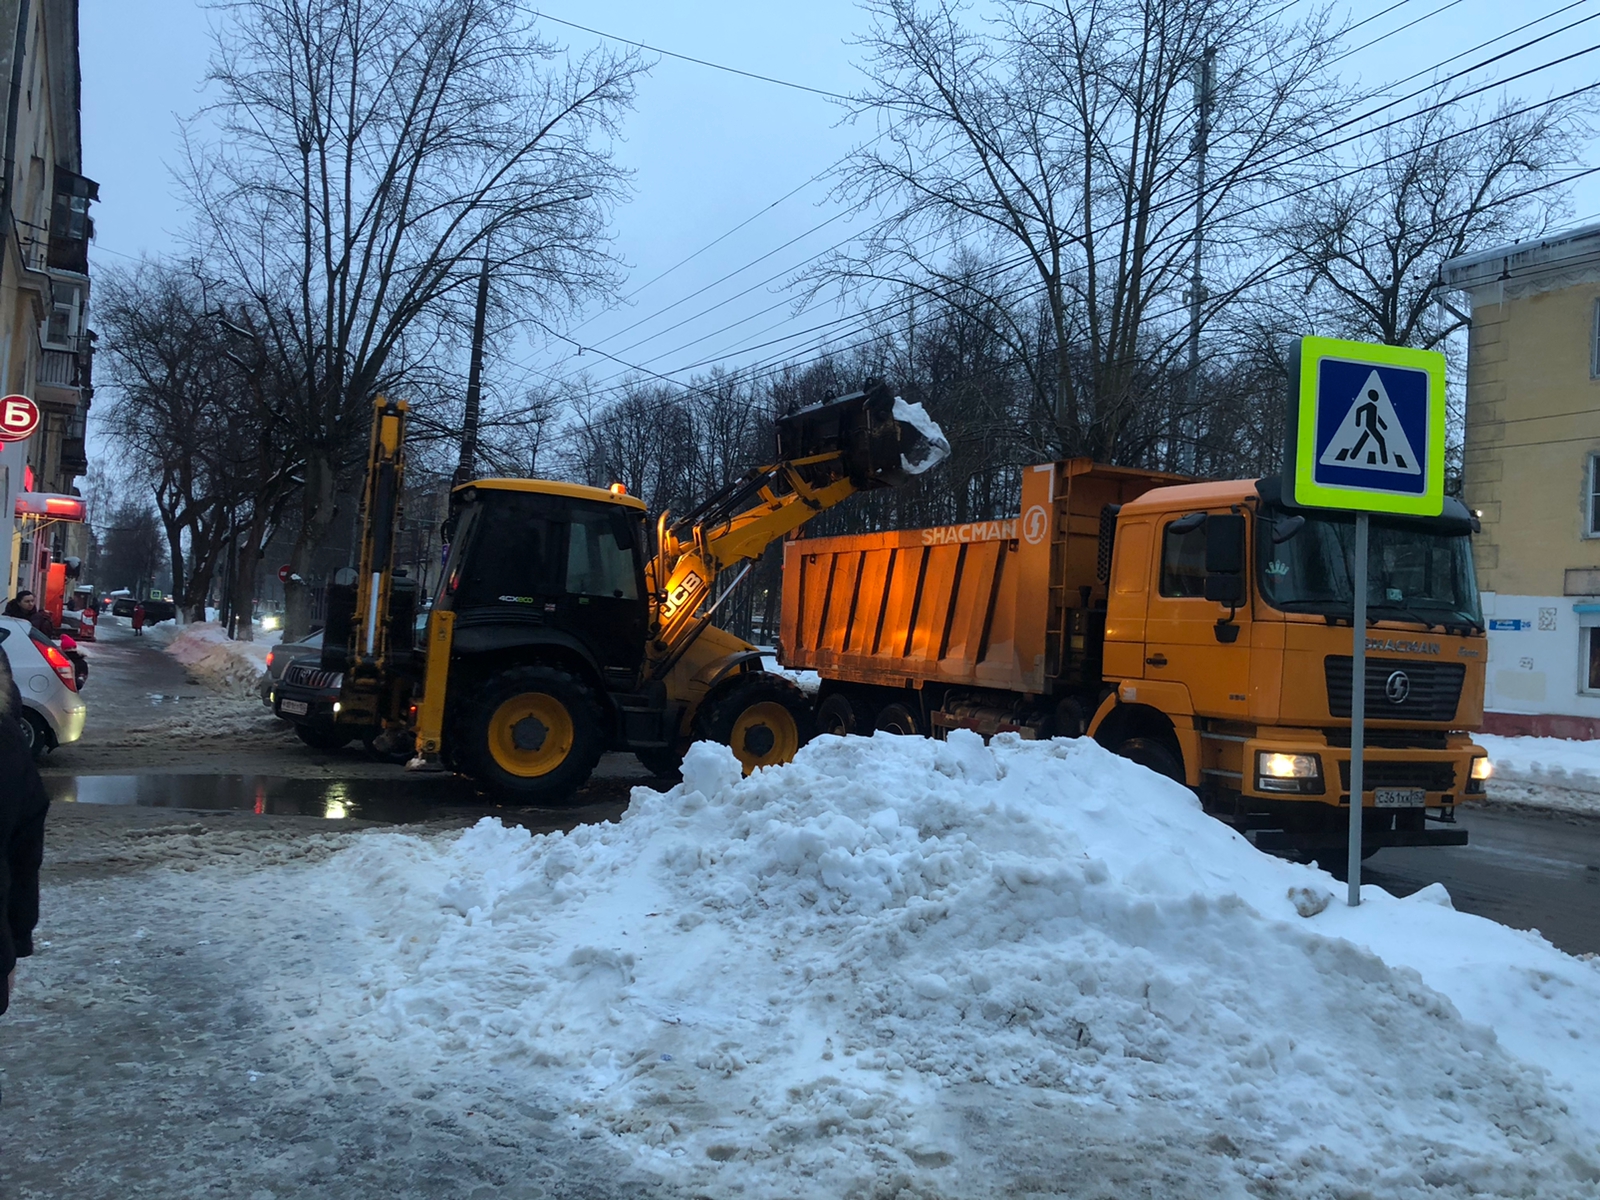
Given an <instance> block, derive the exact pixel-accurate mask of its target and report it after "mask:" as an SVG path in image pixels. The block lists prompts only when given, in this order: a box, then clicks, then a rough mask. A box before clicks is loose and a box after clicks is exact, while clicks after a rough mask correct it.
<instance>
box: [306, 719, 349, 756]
mask: <svg viewBox="0 0 1600 1200" xmlns="http://www.w3.org/2000/svg"><path fill="white" fill-rule="evenodd" d="M294 735H295V737H297V738H299V739H300V740H301V741H302V742H304V743H305V744H306V745H308V746H310V747H311V748H312V749H313V750H341V749H343V748H344V747H345V746H347V745H349V744H350V736H351V735H350V734H348V733H346V732H345V731H344V730H342V729H338V728H333V729H328V728H326V727H324V726H321V725H296V726H295V727H294Z"/></svg>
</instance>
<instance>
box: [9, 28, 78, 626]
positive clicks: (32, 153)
mask: <svg viewBox="0 0 1600 1200" xmlns="http://www.w3.org/2000/svg"><path fill="white" fill-rule="evenodd" d="M0 89H3V90H0V106H3V111H4V114H5V120H4V124H3V126H0V131H3V138H4V143H3V161H0V394H4V395H23V396H27V397H28V398H30V399H31V400H33V401H34V403H35V404H36V405H37V406H38V408H39V410H40V414H41V420H40V423H39V426H38V429H37V430H36V431H35V432H34V434H33V435H32V436H31V437H30V438H28V439H27V440H26V441H23V442H13V443H7V444H3V445H0V500H3V504H4V507H3V509H0V517H3V519H5V520H7V521H10V522H12V524H11V525H10V537H8V538H7V537H0V584H4V585H5V587H6V594H7V595H10V594H12V593H14V592H15V591H17V590H18V588H20V587H27V588H31V589H33V590H34V591H36V592H39V593H41V594H43V593H44V592H45V590H46V588H47V587H50V586H52V584H53V585H54V586H55V587H57V588H59V586H60V577H61V575H62V572H61V570H60V569H59V567H58V569H57V570H56V571H55V572H54V575H53V576H52V572H51V567H52V566H54V565H56V564H60V563H62V562H64V561H66V560H68V559H80V560H81V559H82V558H83V557H85V555H86V552H87V549H88V531H87V529H86V528H85V527H84V525H83V524H82V521H81V505H80V506H74V505H72V504H70V503H68V502H67V501H66V499H65V498H68V497H73V496H76V495H77V487H76V480H77V479H78V477H79V476H81V475H83V474H85V473H86V472H87V471H88V469H89V462H88V455H87V447H86V444H85V428H86V423H87V420H88V415H89V404H90V399H91V397H92V396H93V394H94V388H93V378H92V362H93V340H94V334H93V333H92V332H90V329H89V325H88V313H89V239H90V237H91V235H92V233H93V228H94V227H93V223H92V221H91V219H90V216H89V206H90V204H91V203H93V202H94V201H95V200H96V199H98V198H99V189H98V186H97V185H96V184H95V183H94V181H93V180H91V179H88V178H87V177H85V176H84V174H83V143H82V136H81V135H82V127H81V121H80V76H79V64H78V3H77V0H0ZM24 496H27V497H29V499H28V500H25V501H23V502H22V503H21V504H20V505H19V500H20V499H21V498H22V497H24ZM52 496H53V497H57V498H58V499H57V500H56V502H55V503H52V504H48V505H47V504H46V503H45V498H48V497H52ZM19 510H20V511H19ZM75 516H76V517H77V519H73V518H74V517H75Z"/></svg>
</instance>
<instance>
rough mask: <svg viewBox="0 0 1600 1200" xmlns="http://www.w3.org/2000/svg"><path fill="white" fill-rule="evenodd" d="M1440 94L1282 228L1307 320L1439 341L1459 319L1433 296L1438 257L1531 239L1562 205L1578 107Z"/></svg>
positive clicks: (1356, 333) (1582, 122)
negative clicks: (1496, 103) (1481, 102)
mask: <svg viewBox="0 0 1600 1200" xmlns="http://www.w3.org/2000/svg"><path fill="white" fill-rule="evenodd" d="M1447 99H1448V98H1447V97H1446V98H1437V97H1435V98H1430V100H1429V103H1428V106H1427V107H1426V108H1425V109H1424V111H1423V112H1422V113H1421V114H1420V115H1418V116H1417V117H1415V118H1414V119H1412V120H1408V121H1404V122H1402V123H1398V124H1393V125H1389V126H1387V127H1386V128H1384V129H1382V130H1380V131H1379V132H1378V133H1377V134H1376V135H1375V136H1374V137H1373V138H1372V139H1371V141H1370V142H1366V143H1364V144H1363V146H1362V157H1363V158H1364V160H1365V161H1367V162H1370V163H1371V164H1372V165H1371V166H1370V167H1368V168H1367V169H1365V170H1358V171H1355V172H1352V173H1351V174H1350V175H1349V177H1348V178H1345V179H1342V180H1340V181H1339V182H1336V183H1332V184H1329V185H1328V186H1326V187H1323V188H1319V189H1318V190H1317V191H1315V192H1312V193H1310V194H1308V195H1307V197H1306V198H1305V199H1304V201H1302V202H1301V203H1300V204H1299V205H1298V207H1297V210H1296V211H1295V213H1294V215H1293V218H1292V219H1291V220H1290V221H1289V222H1288V224H1287V225H1286V226H1285V229H1284V232H1283V235H1282V236H1283V239H1284V241H1285V243H1286V245H1287V247H1288V248H1289V251H1290V253H1291V254H1292V256H1293V257H1292V261H1293V263H1294V264H1295V265H1296V267H1298V273H1299V274H1300V277H1301V278H1303V279H1304V280H1305V281H1306V283H1305V295H1306V296H1307V297H1308V299H1307V300H1306V301H1305V304H1306V307H1307V308H1308V309H1309V312H1308V314H1307V315H1308V316H1309V318H1310V319H1311V321H1312V322H1314V324H1315V327H1317V328H1319V329H1321V330H1324V331H1326V332H1328V333H1330V334H1336V335H1339V336H1344V337H1350V338H1355V339H1357V340H1361V341H1373V342H1386V343H1388V344H1390V345H1395V346H1418V347H1421V348H1424V349H1434V348H1437V347H1440V346H1441V345H1442V344H1443V343H1444V342H1445V340H1446V339H1447V338H1448V337H1449V336H1450V334H1451V333H1453V332H1454V331H1455V330H1457V329H1460V328H1462V327H1464V326H1465V325H1466V318H1465V316H1464V315H1462V314H1460V313H1458V312H1455V311H1453V310H1452V309H1450V308H1447V307H1445V306H1444V305H1441V304H1440V303H1439V301H1440V300H1442V299H1444V297H1445V291H1444V283H1443V280H1442V279H1441V277H1440V275H1439V266H1440V264H1441V263H1443V262H1444V261H1445V260H1446V259H1449V258H1452V257H1454V256H1456V255H1458V254H1464V253H1466V252H1467V251H1469V250H1472V249H1475V248H1480V247H1483V246H1489V245H1493V244H1495V243H1496V242H1508V241H1510V242H1514V241H1521V240H1523V239H1526V238H1535V237H1538V236H1539V235H1540V234H1541V233H1543V232H1544V231H1545V230H1546V229H1548V228H1549V226H1550V222H1551V220H1552V218H1553V217H1557V216H1560V215H1563V214H1564V213H1565V211H1566V208H1565V204H1564V199H1565V197H1564V194H1563V192H1562V190H1560V189H1559V186H1558V185H1559V184H1560V182H1561V179H1562V176H1561V175H1560V174H1559V172H1560V171H1561V170H1562V169H1563V168H1566V167H1569V166H1571V165H1573V164H1574V163H1576V162H1578V161H1579V159H1580V155H1581V152H1582V150H1583V146H1584V144H1585V140H1586V138H1587V136H1588V134H1589V132H1590V129H1589V125H1588V122H1587V120H1586V117H1585V114H1584V112H1583V110H1581V109H1579V108H1577V107H1575V106H1573V105H1572V104H1552V105H1545V106H1542V107H1538V108H1533V109H1531V110H1527V109H1526V107H1525V106H1524V105H1521V104H1515V103H1513V102H1509V101H1508V102H1504V103H1502V104H1501V105H1500V107H1499V108H1498V109H1496V110H1495V111H1493V112H1490V113H1485V112H1484V111H1482V110H1477V109H1471V108H1458V107H1456V106H1454V105H1450V104H1448V103H1446V101H1447ZM1552 185H1557V186H1555V187H1552Z"/></svg>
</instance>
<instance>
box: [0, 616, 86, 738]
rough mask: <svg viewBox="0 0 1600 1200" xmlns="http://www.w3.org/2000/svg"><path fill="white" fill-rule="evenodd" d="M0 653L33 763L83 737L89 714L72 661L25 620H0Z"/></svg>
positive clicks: (1, 618) (6, 618)
mask: <svg viewBox="0 0 1600 1200" xmlns="http://www.w3.org/2000/svg"><path fill="white" fill-rule="evenodd" d="M0 654H4V655H5V656H6V659H7V661H8V662H9V663H10V664H11V678H12V679H14V680H16V683H17V690H18V691H19V692H21V693H22V711H21V712H20V713H18V714H17V715H18V716H19V717H20V718H21V719H22V731H23V733H25V734H26V735H27V736H28V742H29V745H30V746H31V747H32V749H33V756H34V757H35V758H42V757H43V756H44V755H45V754H46V753H47V752H48V751H50V750H53V749H55V748H56V747H57V746H65V745H66V744H67V743H68V742H75V741H77V740H78V739H79V738H80V737H82V736H83V720H84V716H85V715H86V713H87V712H88V710H87V709H86V708H85V707H84V703H83V697H81V696H80V695H78V690H77V688H76V687H74V686H73V679H74V676H73V667H72V660H71V659H69V658H68V657H67V656H66V655H65V654H63V653H62V652H61V648H60V647H59V646H57V645H55V643H53V642H51V641H50V640H49V639H48V638H45V637H43V636H41V635H40V634H39V633H38V632H37V631H36V630H34V628H33V627H32V626H31V625H29V624H28V623H27V622H26V621H23V620H19V619H18V618H16V617H0Z"/></svg>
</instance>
